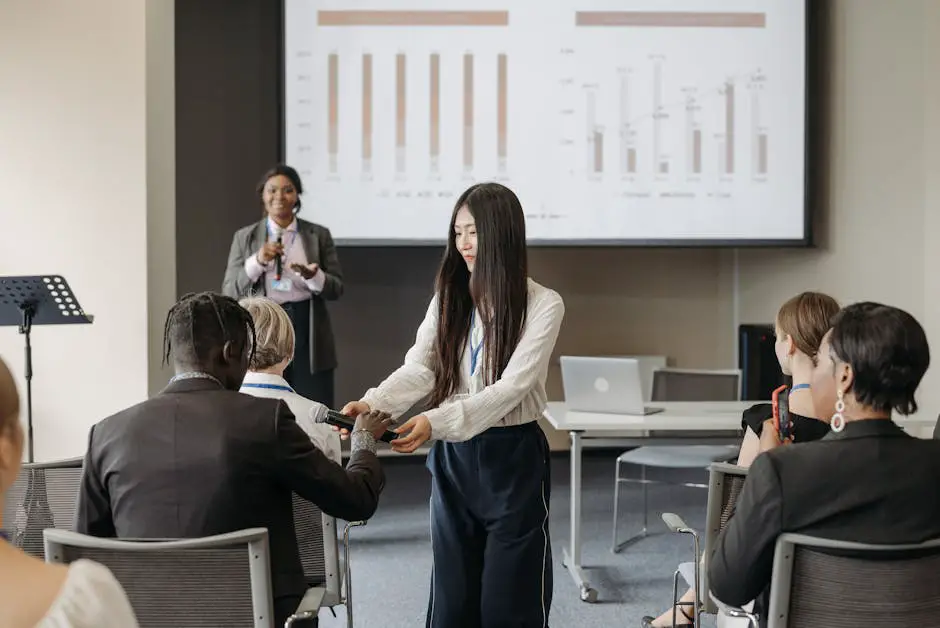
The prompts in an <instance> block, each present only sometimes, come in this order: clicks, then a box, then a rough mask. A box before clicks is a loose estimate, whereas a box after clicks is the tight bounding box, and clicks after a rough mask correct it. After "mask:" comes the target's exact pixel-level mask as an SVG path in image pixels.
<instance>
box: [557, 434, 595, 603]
mask: <svg viewBox="0 0 940 628" xmlns="http://www.w3.org/2000/svg"><path fill="white" fill-rule="evenodd" d="M570 435H571V536H570V538H569V541H568V547H566V548H564V549H563V550H562V561H563V563H564V565H565V567H567V568H568V573H569V574H571V577H572V579H573V580H574V583H575V584H576V585H578V589H579V590H580V593H581V599H582V600H583V601H585V602H596V601H597V591H596V590H594V589H592V588H591V583H590V582H588V581H587V579H586V578H585V577H584V572H583V571H582V569H581V432H570Z"/></svg>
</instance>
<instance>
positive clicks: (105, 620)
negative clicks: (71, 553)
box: [36, 560, 138, 628]
mask: <svg viewBox="0 0 940 628" xmlns="http://www.w3.org/2000/svg"><path fill="white" fill-rule="evenodd" d="M137 626H138V624H137V618H136V617H135V615H134V611H133V609H132V608H131V604H130V602H129V601H128V599H127V595H125V593H124V589H123V588H121V585H120V584H119V583H118V581H117V580H116V579H115V578H114V576H113V575H112V574H111V571H110V570H109V569H108V568H107V567H104V566H103V565H100V564H98V563H95V562H92V561H90V560H77V561H75V562H74V563H72V564H70V565H69V572H68V575H66V577H65V583H64V584H63V585H62V590H61V591H59V595H58V596H57V597H56V599H55V601H53V603H52V606H51V607H49V611H48V612H47V613H46V615H45V616H44V617H43V618H42V619H41V620H40V621H39V623H38V624H37V625H36V627H37V628H137Z"/></svg>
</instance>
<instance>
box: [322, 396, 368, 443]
mask: <svg viewBox="0 0 940 628" xmlns="http://www.w3.org/2000/svg"><path fill="white" fill-rule="evenodd" d="M371 411H372V408H370V407H369V404H367V403H366V402H365V401H350V402H349V403H347V404H346V405H345V406H343V409H342V410H340V413H342V414H345V415H346V416H348V417H356V418H357V419H358V417H359V415H360V414H367V413H369V412H371ZM332 427H333V431H334V432H339V436H340V438H342V439H343V440H346V439H347V438H349V430H347V429H346V428H343V427H338V426H336V425H334V426H332Z"/></svg>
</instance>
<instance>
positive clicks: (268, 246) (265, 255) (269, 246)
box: [256, 242, 284, 266]
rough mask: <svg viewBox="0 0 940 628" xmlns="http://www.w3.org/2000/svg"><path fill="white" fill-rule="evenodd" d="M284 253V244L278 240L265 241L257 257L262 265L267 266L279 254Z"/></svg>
mask: <svg viewBox="0 0 940 628" xmlns="http://www.w3.org/2000/svg"><path fill="white" fill-rule="evenodd" d="M283 254H284V245H283V244H278V243H277V242H265V243H264V246H262V247H261V250H260V251H258V253H257V255H256V257H257V258H258V261H259V262H261V265H262V266H267V265H268V264H269V263H270V262H271V260H273V259H274V258H275V257H277V256H278V255H283Z"/></svg>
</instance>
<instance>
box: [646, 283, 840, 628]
mask: <svg viewBox="0 0 940 628" xmlns="http://www.w3.org/2000/svg"><path fill="white" fill-rule="evenodd" d="M838 313H839V304H838V303H837V302H836V300H835V299H833V298H832V297H830V296H829V295H826V294H821V293H819V292H803V293H801V294H798V295H796V296H795V297H793V298H791V299H789V300H788V301H787V302H786V303H784V304H783V305H781V306H780V309H779V310H778V311H777V318H776V321H775V322H774V328H775V330H776V336H777V341H776V343H775V345H774V348H775V349H776V353H777V362H779V363H780V370H781V371H783V374H784V375H787V376H789V377H791V378H792V379H793V383H792V384H791V386H790V420H791V422H792V427H791V441H792V442H797V443H800V442H808V441H814V440H819V439H820V438H822V437H823V436H825V435H826V434H828V433H829V422H828V417H827V418H821V417H819V416H818V415H817V413H816V411H815V409H814V407H813V399H812V396H811V395H810V389H809V388H810V386H809V382H810V379H811V378H812V375H813V370H814V369H815V368H816V364H817V362H818V358H817V354H818V352H819V345H820V344H821V343H822V340H823V337H824V336H825V335H826V332H827V331H829V327H830V321H832V319H833V318H834V317H835V315H836V314H838ZM741 423H742V426H743V427H744V428H745V433H744V441H743V442H742V443H741V451H740V453H739V454H738V460H737V464H738V465H739V466H742V467H749V466H750V465H751V463H752V462H754V459H755V458H756V457H757V456H758V455H759V454H761V453H763V452H765V451H769V450H771V449H774V448H776V447H778V446H779V445H780V444H781V442H780V435H779V434H778V432H777V429H776V426H775V425H774V421H773V408H772V407H771V405H770V404H768V403H759V404H756V405H754V406H752V407H750V408H748V409H747V410H745V412H744V416H743V418H742V421H741ZM694 602H695V591H694V589H691V588H690V589H689V590H688V591H687V592H686V594H685V595H683V596H682V598H681V599H680V600H679V604H678V605H677V606H676V607H675V608H674V609H669V610H667V611H665V612H664V613H663V614H662V615H660V616H659V617H656V618H653V617H644V618H643V619H642V622H641V625H642V626H643V628H664V627H666V626H672V625H676V626H691V625H692V616H693V612H692V604H694ZM673 622H675V624H673Z"/></svg>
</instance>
